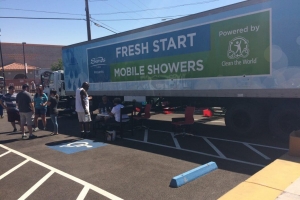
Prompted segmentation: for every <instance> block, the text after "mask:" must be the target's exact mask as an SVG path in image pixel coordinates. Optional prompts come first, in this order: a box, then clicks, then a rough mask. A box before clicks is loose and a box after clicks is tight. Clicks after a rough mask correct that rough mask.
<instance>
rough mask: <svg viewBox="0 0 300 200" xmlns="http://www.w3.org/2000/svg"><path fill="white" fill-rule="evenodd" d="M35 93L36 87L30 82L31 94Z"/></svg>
mask: <svg viewBox="0 0 300 200" xmlns="http://www.w3.org/2000/svg"><path fill="white" fill-rule="evenodd" d="M35 92H36V85H35V82H34V81H31V93H35Z"/></svg>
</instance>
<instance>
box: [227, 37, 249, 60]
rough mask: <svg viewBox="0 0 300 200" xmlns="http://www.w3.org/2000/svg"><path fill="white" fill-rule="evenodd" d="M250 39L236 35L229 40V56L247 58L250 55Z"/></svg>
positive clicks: (231, 57)
mask: <svg viewBox="0 0 300 200" xmlns="http://www.w3.org/2000/svg"><path fill="white" fill-rule="evenodd" d="M249 53H250V50H249V41H248V40H246V39H245V38H243V37H236V38H234V39H232V40H231V41H229V46H228V51H227V56H228V58H230V59H238V58H246V57H248V56H249Z"/></svg>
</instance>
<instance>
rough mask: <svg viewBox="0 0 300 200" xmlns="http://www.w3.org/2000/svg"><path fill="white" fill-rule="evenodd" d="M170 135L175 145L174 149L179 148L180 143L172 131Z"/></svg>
mask: <svg viewBox="0 0 300 200" xmlns="http://www.w3.org/2000/svg"><path fill="white" fill-rule="evenodd" d="M171 136H172V138H173V141H174V144H175V146H176V149H181V147H180V144H179V142H178V140H177V138H176V137H175V135H174V133H171Z"/></svg>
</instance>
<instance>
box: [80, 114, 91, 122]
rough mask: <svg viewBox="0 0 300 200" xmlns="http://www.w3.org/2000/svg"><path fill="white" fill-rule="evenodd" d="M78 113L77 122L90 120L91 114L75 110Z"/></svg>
mask: <svg viewBox="0 0 300 200" xmlns="http://www.w3.org/2000/svg"><path fill="white" fill-rule="evenodd" d="M77 115H78V121H79V122H91V121H92V119H91V115H90V113H89V114H87V115H86V114H85V113H84V112H77Z"/></svg>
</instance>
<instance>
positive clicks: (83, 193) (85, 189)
mask: <svg viewBox="0 0 300 200" xmlns="http://www.w3.org/2000/svg"><path fill="white" fill-rule="evenodd" d="M89 190H90V189H89V188H88V187H86V186H84V187H83V189H82V190H81V192H80V194H79V195H78V197H77V199H76V200H84V198H85V196H86V195H87V193H88V192H89Z"/></svg>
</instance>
